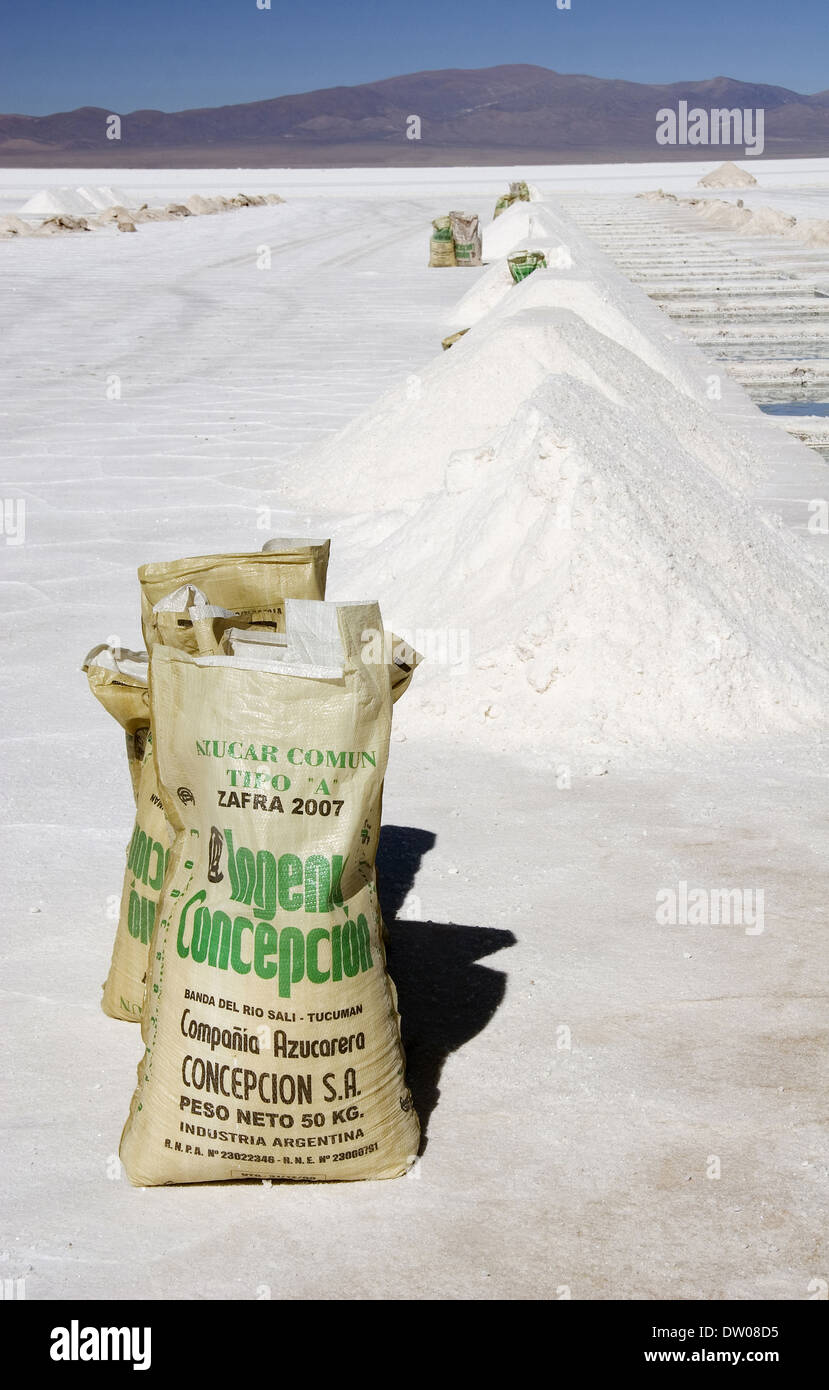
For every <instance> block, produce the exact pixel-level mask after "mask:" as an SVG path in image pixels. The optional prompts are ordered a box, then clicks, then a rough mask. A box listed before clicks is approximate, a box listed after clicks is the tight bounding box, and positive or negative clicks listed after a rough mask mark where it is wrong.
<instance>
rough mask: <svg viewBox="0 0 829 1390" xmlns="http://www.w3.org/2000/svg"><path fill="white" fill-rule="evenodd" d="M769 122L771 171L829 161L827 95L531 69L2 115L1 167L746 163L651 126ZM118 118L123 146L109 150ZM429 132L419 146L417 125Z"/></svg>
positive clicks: (116, 143) (730, 151) (454, 71)
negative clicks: (664, 137) (190, 103)
mask: <svg viewBox="0 0 829 1390" xmlns="http://www.w3.org/2000/svg"><path fill="white" fill-rule="evenodd" d="M680 101H686V102H687V103H688V105H689V107H692V108H693V107H701V108H703V109H705V110H710V109H711V108H714V107H716V108H729V109H731V108H734V107H737V108H740V109H752V110H756V109H757V108H762V109H763V111H764V112H765V149H764V154H765V156H766V157H767V158H778V159H779V158H786V157H792V158H793V157H802V156H821V155H827V154H829V91H825V92H818V93H816V94H815V95H812V96H805V95H803V94H802V93H800V92H793V91H790V90H788V89H787V88H785V87H773V86H767V85H762V84H757V83H750V82H741V81H737V80H736V79H735V78H729V77H714V78H710V79H706V80H704V81H689V82H674V83H671V84H668V85H661V86H660V85H649V84H645V83H639V82H625V81H617V80H615V79H607V78H599V77H588V76H583V75H579V74H572V73H558V72H553V71H552V70H551V69H549V68H543V67H535V66H533V65H531V64H511V65H508V66H503V67H492V68H475V69H459V68H449V69H446V70H442V71H438V72H418V73H412V74H410V75H409V76H405V77H390V78H386V79H385V80H383V81H380V82H368V83H363V84H361V85H360V86H355V87H327V88H324V89H322V90H320V91H314V92H303V93H300V94H298V95H292V96H281V97H274V98H272V99H271V100H268V101H252V102H245V103H243V104H240V105H234V106H216V107H204V108H201V109H198V110H192V111H152V110H147V111H131V112H128V113H113V112H111V111H108V110H107V109H106V108H104V107H95V106H82V107H79V108H78V109H77V110H75V111H62V112H57V113H55V114H54V115H50V116H20V115H0V166H4V167H9V166H18V167H20V166H32V165H40V166H46V165H56V166H71V167H87V168H89V167H100V166H105V167H109V166H113V167H119V166H120V167H149V168H152V167H158V168H176V167H178V168H187V167H191V168H194V167H202V168H204V167H214V168H215V167H225V166H228V165H230V166H242V165H244V166H247V167H251V168H263V167H283V168H284V167H289V168H304V167H311V168H320V167H327V166H333V167H343V166H365V167H371V166H388V165H398V166H406V165H414V166H436V165H452V164H472V165H475V164H478V165H482V164H512V163H523V164H562V163H595V162H621V161H639V160H658V159H665V160H677V159H707V160H710V159H711V158H712V155H714V156H717V155H719V153H720V151H722V157H723V159H726V158H729V157H732V156H734V157H741V156H742V155H743V151H742V149H739V148H737V149H736V150H735V148H734V147H726V146H718V147H717V148H712V147H711V146H699V145H696V146H695V145H688V146H670V145H660V144H657V142H656V128H657V120H656V113H657V111H659V110H660V109H662V108H672V109H676V108H677V106H678V103H679V102H680ZM113 115H119V116H120V120H121V127H120V139H112V138H108V134H107V132H108V129H109V130H111V129H112V127H113V122H112V121H111V119H110V118H111V117H112V116H113ZM412 116H417V117H418V118H419V121H420V130H419V134H420V138H419V139H411V138H408V136H407V130H411V129H413V128H414V126H413V123H412V122H411V120H410V118H411V117H412Z"/></svg>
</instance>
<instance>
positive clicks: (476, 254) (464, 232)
mask: <svg viewBox="0 0 829 1390" xmlns="http://www.w3.org/2000/svg"><path fill="white" fill-rule="evenodd" d="M449 222H450V225H451V227H452V237H453V240H454V242H455V259H456V261H457V263H458V265H481V264H482V261H481V245H482V239H481V232H480V229H479V226H478V219H477V217H476V216H475V215H474V213H473V214H469V213H465V212H450V214H449Z"/></svg>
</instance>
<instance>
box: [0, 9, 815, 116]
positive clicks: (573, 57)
mask: <svg viewBox="0 0 829 1390" xmlns="http://www.w3.org/2000/svg"><path fill="white" fill-rule="evenodd" d="M261 2H262V3H264V0H261ZM0 14H1V15H2V17H1V18H0V24H2V31H1V39H2V41H1V42H0V111H4V112H12V111H16V112H21V113H25V114H31V115H40V114H44V113H46V112H50V111H66V110H70V109H72V108H73V107H76V106H85V105H91V106H104V107H106V108H107V109H108V110H110V111H118V112H126V111H131V110H135V109H137V108H140V107H159V108H161V109H163V110H181V109H183V108H185V107H193V106H219V105H225V104H228V103H232V102H240V101H258V100H261V99H262V98H265V97H272V96H280V95H282V94H283V93H286V92H302V91H308V90H310V89H312V88H315V87H332V86H338V85H352V84H354V83H358V82H371V81H375V80H377V79H378V78H381V77H392V76H395V75H396V74H399V73H407V72H416V71H420V70H421V69H427V68H448V67H462V68H476V67H489V66H492V65H494V64H497V63H527V62H529V63H538V64H541V65H542V66H544V67H550V68H555V69H557V70H558V71H559V72H586V73H591V74H593V75H594V76H597V77H622V78H627V79H629V80H631V81H638V82H659V81H665V82H676V81H681V80H682V79H684V78H702V77H714V76H718V75H721V74H722V75H725V76H728V77H738V78H742V79H744V80H748V81H759V82H770V83H774V84H775V85H779V86H783V87H792V88H794V89H795V90H798V91H801V92H815V91H821V90H825V89H826V88H828V87H829V62H827V57H829V42H828V41H827V34H829V8H828V7H827V0H571V9H570V10H559V9H557V7H556V0H514V3H505V2H504V0H497V2H496V0H466V3H460V2H459V0H454V3H452V0H449V3H447V0H384V3H379V0H312V3H310V4H308V3H307V0H306V3H299V4H297V3H296V0H294V3H286V0H271V9H270V10H264V9H258V8H257V5H256V0H2V11H1V12H0Z"/></svg>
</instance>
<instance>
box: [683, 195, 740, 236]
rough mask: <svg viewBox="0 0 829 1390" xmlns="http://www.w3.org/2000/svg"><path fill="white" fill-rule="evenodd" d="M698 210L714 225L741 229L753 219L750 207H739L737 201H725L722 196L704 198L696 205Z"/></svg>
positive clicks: (701, 215)
mask: <svg viewBox="0 0 829 1390" xmlns="http://www.w3.org/2000/svg"><path fill="white" fill-rule="evenodd" d="M696 212H697V213H698V214H699V216H700V217H704V218H705V220H706V222H710V223H711V224H712V225H713V226H714V227H730V228H734V229H736V230H739V229H740V228H741V227H743V226H745V224H746V223H748V222H750V221H751V218H752V213H751V212H750V211H749V209H748V208H740V207H737V204H736V203H726V202H723V200H722V199H721V198H703V199H702V201H701V202H699V203H698V204H697V206H696Z"/></svg>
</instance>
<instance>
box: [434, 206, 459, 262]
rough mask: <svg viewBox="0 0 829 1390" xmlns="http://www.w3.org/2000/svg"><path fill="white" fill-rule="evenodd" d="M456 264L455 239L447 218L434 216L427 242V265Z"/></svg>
mask: <svg viewBox="0 0 829 1390" xmlns="http://www.w3.org/2000/svg"><path fill="white" fill-rule="evenodd" d="M457 264H458V262H457V260H456V259H455V241H454V238H453V236H452V226H451V223H450V221H449V218H448V217H436V218H435V220H434V222H433V223H432V236H431V240H430V242H429V265H430V266H452V265H457Z"/></svg>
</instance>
